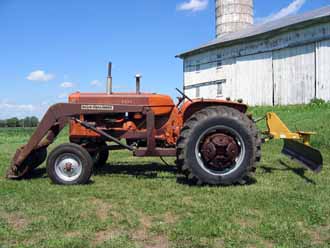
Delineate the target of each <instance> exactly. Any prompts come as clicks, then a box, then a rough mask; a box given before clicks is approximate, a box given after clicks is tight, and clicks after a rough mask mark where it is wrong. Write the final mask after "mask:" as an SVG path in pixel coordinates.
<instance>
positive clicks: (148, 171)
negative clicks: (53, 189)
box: [25, 163, 257, 187]
mask: <svg viewBox="0 0 330 248" xmlns="http://www.w3.org/2000/svg"><path fill="white" fill-rule="evenodd" d="M160 173H167V174H170V175H167V174H165V175H161V176H160V175H159V174H160ZM94 175H98V176H102V175H115V176H116V177H127V176H132V177H136V178H141V179H160V180H164V179H175V178H176V182H177V183H178V184H181V185H186V186H189V187H203V186H211V187H219V186H212V185H198V184H197V182H196V181H194V180H191V179H188V178H187V177H186V176H184V175H181V174H179V173H178V171H177V168H176V167H175V166H173V165H164V164H159V163H150V164H131V163H129V164H128V163H123V164H106V165H104V166H102V167H98V168H94ZM47 177H48V176H47V173H46V169H45V168H38V169H35V170H33V171H32V172H31V173H29V175H28V176H27V177H26V178H25V179H26V180H32V179H37V178H47ZM256 182H257V181H256V179H255V178H252V177H246V178H244V180H243V181H242V183H241V184H239V183H238V184H236V185H234V186H242V185H244V186H248V185H253V184H255V183H256ZM91 183H92V181H91ZM232 186H233V185H231V187H232ZM222 187H223V186H222Z"/></svg>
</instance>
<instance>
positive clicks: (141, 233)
mask: <svg viewBox="0 0 330 248" xmlns="http://www.w3.org/2000/svg"><path fill="white" fill-rule="evenodd" d="M139 215H140V226H139V229H138V230H137V231H135V232H134V233H133V235H132V236H133V239H134V240H137V241H147V240H148V238H149V235H148V234H149V231H148V229H149V228H150V227H151V225H152V218H151V217H149V216H147V215H144V214H142V213H140V214H139Z"/></svg>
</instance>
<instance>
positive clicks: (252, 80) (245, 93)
mask: <svg viewBox="0 0 330 248" xmlns="http://www.w3.org/2000/svg"><path fill="white" fill-rule="evenodd" d="M235 81H236V84H234V85H235V86H236V88H235V89H234V90H233V91H234V92H235V98H236V99H238V98H241V99H243V101H244V102H245V103H247V104H249V105H251V106H256V105H272V104H273V74H272V53H271V52H267V53H259V54H253V55H249V56H244V57H240V58H238V59H237V62H236V73H235Z"/></svg>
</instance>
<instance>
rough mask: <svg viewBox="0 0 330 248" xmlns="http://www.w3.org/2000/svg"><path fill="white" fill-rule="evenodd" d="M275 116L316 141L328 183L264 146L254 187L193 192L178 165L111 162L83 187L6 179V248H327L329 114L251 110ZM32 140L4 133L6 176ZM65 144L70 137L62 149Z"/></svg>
mask: <svg viewBox="0 0 330 248" xmlns="http://www.w3.org/2000/svg"><path fill="white" fill-rule="evenodd" d="M274 110H275V111H276V112H277V113H278V114H279V115H280V117H281V118H283V120H284V121H285V122H286V123H288V124H289V126H290V127H291V128H292V129H295V127H297V128H299V129H303V130H306V131H307V130H315V131H317V132H318V133H319V134H318V135H317V136H315V137H314V138H313V145H315V146H316V147H318V148H320V149H321V150H322V152H323V154H324V159H325V167H324V170H323V172H322V173H321V174H312V173H311V172H308V171H305V170H302V169H300V167H299V166H298V165H297V164H295V163H294V162H292V161H290V160H289V159H287V158H286V157H284V156H282V155H281V154H280V149H281V142H271V143H268V144H265V145H264V146H263V159H262V162H261V163H260V165H259V169H258V171H257V173H256V175H255V179H256V182H254V183H252V184H250V185H247V186H233V187H192V186H189V185H187V184H186V183H185V182H184V181H182V180H177V178H176V175H175V168H174V159H167V161H168V163H169V164H170V166H165V165H163V164H162V163H161V161H160V160H159V159H157V158H151V159H150V158H142V159H138V158H134V157H131V156H130V154H129V153H128V152H121V151H118V152H113V153H112V154H111V157H110V159H109V164H108V165H107V166H106V167H104V168H103V169H101V170H98V171H96V172H95V175H94V176H93V178H92V182H91V183H90V184H89V185H86V186H74V187H62V186H56V185H53V184H52V183H51V182H50V181H49V179H48V178H47V176H46V174H45V171H44V170H39V171H38V173H37V174H36V175H35V176H34V178H33V179H31V180H25V181H8V180H5V179H4V178H1V179H0V247H1V248H3V247H47V248H48V247H56V248H58V247H68V248H74V247H115V248H117V247H123V248H126V247H156V248H158V247H178V248H179V247H180V248H184V247H194V248H195V247H330V204H329V203H330V171H329V165H330V164H329V162H330V152H329V151H330V141H329V137H330V128H329V126H330V125H329V124H330V105H326V104H325V105H321V106H316V105H315V106H292V107H278V108H275V109H274V108H255V109H251V111H252V112H253V113H254V115H255V116H256V117H257V116H259V117H260V116H263V115H264V114H265V113H266V112H267V111H274ZM261 128H262V124H261ZM32 132H33V130H31V129H27V130H19V129H10V130H6V129H3V130H0V174H1V175H4V174H5V171H6V169H7V166H8V165H9V163H10V160H11V157H12V155H13V153H14V152H15V149H16V148H17V147H19V146H21V145H23V144H24V143H25V142H26V141H27V140H28V139H29V137H30V135H31V133H32ZM66 141H67V134H66V133H65V132H64V133H63V134H61V136H60V137H59V139H58V140H57V141H56V144H60V143H63V142H66ZM56 144H55V145H56ZM42 168H44V166H43V167H42Z"/></svg>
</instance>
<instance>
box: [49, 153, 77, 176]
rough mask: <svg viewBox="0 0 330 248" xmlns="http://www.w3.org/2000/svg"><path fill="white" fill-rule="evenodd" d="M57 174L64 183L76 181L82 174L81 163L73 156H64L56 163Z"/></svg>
mask: <svg viewBox="0 0 330 248" xmlns="http://www.w3.org/2000/svg"><path fill="white" fill-rule="evenodd" d="M55 172H56V174H57V176H58V177H59V178H61V179H62V180H64V181H74V180H76V179H77V178H78V177H79V176H80V174H81V173H82V165H81V161H80V159H79V158H78V157H76V156H75V155H73V154H64V155H62V156H60V157H59V158H58V159H57V160H56V161H55Z"/></svg>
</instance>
